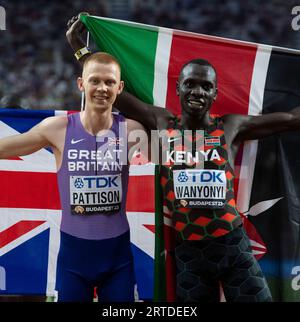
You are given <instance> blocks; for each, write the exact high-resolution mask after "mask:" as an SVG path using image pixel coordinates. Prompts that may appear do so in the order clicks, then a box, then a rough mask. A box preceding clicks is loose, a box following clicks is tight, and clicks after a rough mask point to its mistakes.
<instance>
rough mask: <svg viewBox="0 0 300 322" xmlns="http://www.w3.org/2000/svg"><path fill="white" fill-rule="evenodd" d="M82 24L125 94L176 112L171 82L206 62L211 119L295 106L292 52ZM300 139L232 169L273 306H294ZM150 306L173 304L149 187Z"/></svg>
mask: <svg viewBox="0 0 300 322" xmlns="http://www.w3.org/2000/svg"><path fill="white" fill-rule="evenodd" d="M81 19H82V21H83V22H84V23H85V25H86V26H87V28H88V30H89V31H90V33H91V35H92V38H93V39H94V40H95V42H96V43H97V46H98V47H99V49H100V50H102V51H107V52H109V53H111V54H113V55H114V56H115V57H116V58H117V59H118V60H119V61H120V63H121V67H122V78H123V80H124V81H125V84H126V89H127V90H128V91H129V92H131V93H132V94H134V95H136V96H137V97H139V98H140V99H142V100H143V101H145V102H147V103H151V104H154V105H158V106H163V107H167V108H169V109H170V110H171V111H172V112H174V113H176V114H178V113H180V105H179V100H178V97H177V96H176V91H175V87H176V80H177V77H178V74H179V71H180V68H181V66H182V65H183V64H184V63H186V62H187V61H188V60H190V59H194V58H204V59H207V60H208V61H209V62H210V63H212V64H213V66H214V67H215V68H216V71H217V74H218V90H219V92H218V93H219V94H218V98H217V101H216V103H215V105H214V106H213V109H212V113H217V114H221V115H222V114H227V113H240V114H250V115H258V114H262V113H270V112H275V111H288V110H290V109H291V108H293V107H295V106H297V105H300V86H299V84H300V56H299V52H297V51H294V50H288V49H283V48H273V47H270V46H265V45H260V44H254V43H246V42H240V41H234V40H230V39H224V38H217V37H211V36H207V35H200V34H195V33H190V32H185V31H179V30H172V29H166V28H160V27H157V26H149V25H143V24H138V23H133V22H127V21H120V20H114V19H108V18H100V17H94V16H82V18H81ZM299 141H300V134H299V133H298V132H294V133H288V134H287V133H285V134H282V135H278V136H274V137H272V138H267V139H264V140H260V141H259V142H257V141H252V142H248V143H246V144H245V145H244V147H243V149H241V151H240V153H239V155H238V158H237V160H236V165H235V173H236V177H237V179H236V182H235V192H236V194H237V205H238V209H239V210H240V212H241V213H243V214H244V215H245V227H246V230H247V233H248V235H249V237H250V240H251V243H252V247H253V252H254V254H255V255H256V256H257V258H258V259H260V261H259V262H260V264H261V266H262V269H263V271H264V273H265V275H266V278H267V279H268V282H269V284H270V287H271V291H272V294H273V297H274V299H275V300H281V301H300V292H299V290H300V281H299V280H300V278H299V276H300V247H299V236H300V231H299V224H300V170H299V169H300V166H299V164H300V153H299V152H298V150H299V148H298V146H299ZM156 201H157V202H156V208H155V209H156V216H155V224H156V228H155V229H156V230H155V232H156V245H155V287H154V299H155V300H165V299H167V300H169V301H172V300H174V299H175V296H174V290H175V287H174V278H175V270H174V265H173V264H174V263H173V253H172V248H173V247H172V238H168V237H167V236H166V234H167V235H168V236H172V233H171V232H172V227H171V224H170V218H168V217H167V216H163V210H162V207H161V205H160V202H159V201H160V197H159V185H158V184H157V185H156Z"/></svg>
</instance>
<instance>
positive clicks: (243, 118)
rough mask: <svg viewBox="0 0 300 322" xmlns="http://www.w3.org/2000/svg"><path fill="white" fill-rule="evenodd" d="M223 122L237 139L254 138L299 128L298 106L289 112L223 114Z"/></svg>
mask: <svg viewBox="0 0 300 322" xmlns="http://www.w3.org/2000/svg"><path fill="white" fill-rule="evenodd" d="M223 119H224V123H225V124H227V126H228V128H230V127H232V128H233V129H234V130H233V131H234V132H235V134H234V135H235V138H236V140H238V141H245V140H256V139H260V138H264V137H267V136H270V135H273V134H276V133H280V132H286V131H295V130H300V107H297V108H294V109H293V110H291V111H289V112H275V113H270V114H263V115H258V116H250V115H234V114H231V115H225V116H224V117H223Z"/></svg>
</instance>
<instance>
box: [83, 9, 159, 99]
mask: <svg viewBox="0 0 300 322" xmlns="http://www.w3.org/2000/svg"><path fill="white" fill-rule="evenodd" d="M81 20H82V21H83V23H84V24H85V25H86V27H87V29H88V30H89V32H90V33H91V35H92V37H93V39H94V40H95V42H96V44H97V46H98V48H99V49H100V50H102V51H106V52H109V53H111V54H112V55H114V56H115V57H116V58H117V59H118V60H119V62H120V64H121V68H122V79H123V80H124V81H125V88H126V90H127V91H129V92H130V93H132V94H133V95H135V96H137V97H139V98H140V99H141V100H143V101H144V102H146V103H149V104H153V85H154V69H155V66H154V65H155V54H156V45H157V39H158V28H157V27H156V28H154V27H152V28H151V27H149V28H140V27H139V28H136V24H129V23H126V24H125V23H122V22H119V21H112V20H108V19H102V18H97V17H93V16H83V15H82V16H81Z"/></svg>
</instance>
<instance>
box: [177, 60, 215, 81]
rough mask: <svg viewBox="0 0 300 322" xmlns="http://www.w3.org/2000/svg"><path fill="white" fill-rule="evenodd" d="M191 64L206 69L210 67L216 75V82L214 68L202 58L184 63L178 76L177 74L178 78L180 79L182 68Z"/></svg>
mask: <svg viewBox="0 0 300 322" xmlns="http://www.w3.org/2000/svg"><path fill="white" fill-rule="evenodd" d="M192 64H195V65H200V66H207V67H210V68H212V69H213V70H214V72H215V74H216V81H217V71H216V69H215V67H214V66H213V65H212V64H211V63H210V62H209V61H208V60H206V59H202V58H196V59H192V60H189V61H188V62H186V63H185V64H184V65H183V66H182V67H181V70H180V74H179V77H181V74H182V71H183V70H184V68H185V67H186V66H188V65H192Z"/></svg>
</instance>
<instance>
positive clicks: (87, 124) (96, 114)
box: [80, 109, 113, 135]
mask: <svg viewBox="0 0 300 322" xmlns="http://www.w3.org/2000/svg"><path fill="white" fill-rule="evenodd" d="M80 120H81V123H82V125H83V127H84V128H85V129H86V131H87V132H89V133H90V134H92V135H97V134H98V133H99V132H100V131H103V130H108V129H110V128H111V126H112V123H113V118H112V114H111V109H107V110H105V111H93V110H92V111H91V110H88V109H87V110H84V111H83V112H81V113H80Z"/></svg>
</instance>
